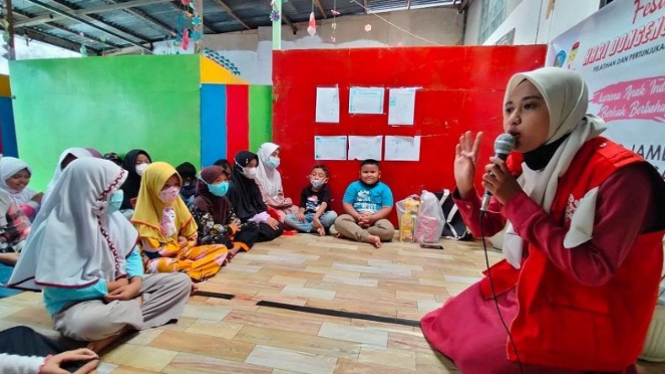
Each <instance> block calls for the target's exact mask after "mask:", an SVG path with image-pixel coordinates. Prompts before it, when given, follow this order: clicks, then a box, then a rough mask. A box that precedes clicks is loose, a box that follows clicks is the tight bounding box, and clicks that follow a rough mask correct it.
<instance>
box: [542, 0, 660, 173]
mask: <svg viewBox="0 0 665 374" xmlns="http://www.w3.org/2000/svg"><path fill="white" fill-rule="evenodd" d="M547 65H548V66H561V67H563V68H566V69H572V70H577V71H579V72H581V73H582V74H583V75H584V77H585V79H586V81H587V84H588V85H589V90H590V98H591V100H590V103H589V111H590V112H591V113H595V114H597V115H598V116H599V117H601V118H603V119H604V120H605V121H606V122H607V123H608V125H609V128H608V130H607V131H606V132H605V134H604V135H605V136H606V137H608V138H610V139H612V140H614V141H616V142H618V143H621V144H622V145H623V146H624V147H626V148H628V149H631V150H633V151H635V152H636V153H638V154H640V155H641V156H642V157H644V158H645V159H646V160H647V161H649V162H650V163H651V164H653V165H654V166H656V167H657V168H658V170H659V172H660V173H661V174H662V175H663V177H664V178H665V1H661V0H657V1H656V0H615V1H614V2H612V3H611V4H610V5H608V6H606V7H604V8H603V9H601V10H600V11H598V12H596V13H595V14H593V15H592V16H590V17H589V18H587V19H586V20H584V21H582V22H581V23H579V24H577V25H576V26H574V27H573V28H571V29H570V30H568V31H566V32H565V33H563V34H562V35H561V36H559V37H558V38H556V39H554V40H553V41H552V43H551V44H550V46H549V52H548V56H547Z"/></svg>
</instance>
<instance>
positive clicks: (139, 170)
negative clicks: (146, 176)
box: [135, 164, 150, 176]
mask: <svg viewBox="0 0 665 374" xmlns="http://www.w3.org/2000/svg"><path fill="white" fill-rule="evenodd" d="M148 165H150V164H138V165H136V167H135V169H136V174H138V175H139V176H141V175H143V172H144V171H145V168H147V167H148Z"/></svg>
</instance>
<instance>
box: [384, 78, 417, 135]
mask: <svg viewBox="0 0 665 374" xmlns="http://www.w3.org/2000/svg"><path fill="white" fill-rule="evenodd" d="M388 97H389V98H388V124H389V125H411V126H412V125H413V116H414V113H415V109H416V88H415V87H411V88H392V89H390V93H389V96H388Z"/></svg>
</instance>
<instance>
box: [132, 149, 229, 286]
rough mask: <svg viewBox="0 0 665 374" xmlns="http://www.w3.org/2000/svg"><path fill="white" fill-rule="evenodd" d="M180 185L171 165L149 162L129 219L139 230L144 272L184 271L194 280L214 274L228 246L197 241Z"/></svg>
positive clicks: (194, 225) (178, 177)
mask: <svg viewBox="0 0 665 374" xmlns="http://www.w3.org/2000/svg"><path fill="white" fill-rule="evenodd" d="M181 185H182V178H180V175H178V173H177V172H176V170H175V168H174V167H173V166H171V165H169V164H167V163H165V162H154V163H152V164H150V165H149V166H148V167H146V168H145V171H144V172H143V175H142V176H141V188H140V190H139V195H138V199H137V200H136V210H135V211H134V215H133V216H132V220H131V222H132V223H133V224H134V227H136V229H137V230H138V232H139V239H140V242H139V243H140V245H141V249H142V251H143V255H144V257H145V259H144V260H145V264H146V270H147V271H148V273H186V274H187V275H189V276H190V277H191V278H192V279H193V280H194V281H197V282H198V281H201V280H204V279H207V278H210V277H212V276H213V275H215V274H217V272H218V271H219V270H220V269H221V267H222V265H223V264H224V263H225V260H226V257H227V255H228V250H227V248H226V246H225V245H223V244H207V245H198V243H197V230H198V227H197V226H196V222H195V221H194V218H193V217H192V214H191V213H190V211H189V209H187V206H186V205H185V203H184V202H183V201H182V198H180V186H181Z"/></svg>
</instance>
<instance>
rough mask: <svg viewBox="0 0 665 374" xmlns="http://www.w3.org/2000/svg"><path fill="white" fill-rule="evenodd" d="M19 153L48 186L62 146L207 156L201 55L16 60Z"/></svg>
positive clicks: (164, 157)
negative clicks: (202, 137) (202, 134)
mask: <svg viewBox="0 0 665 374" xmlns="http://www.w3.org/2000/svg"><path fill="white" fill-rule="evenodd" d="M9 68H10V79H11V87H12V93H13V94H14V96H15V100H14V116H15V119H16V137H17V143H18V150H19V156H20V157H21V158H22V159H23V160H25V161H26V162H27V163H28V164H29V165H30V166H31V167H32V169H33V180H32V181H31V187H32V188H34V189H37V190H41V189H43V188H44V187H45V186H46V184H47V183H48V182H49V181H50V179H51V177H52V176H53V171H54V169H55V166H56V163H57V161H58V157H59V155H60V153H61V152H62V151H63V150H64V149H66V148H70V147H93V148H96V149H98V150H99V151H100V152H102V153H105V152H118V153H122V154H124V153H126V152H127V151H129V150H131V149H134V148H142V149H145V150H146V151H148V153H150V155H151V156H152V158H153V160H160V161H166V162H169V163H171V164H173V165H174V166H176V165H178V164H180V163H182V162H184V161H190V162H192V163H193V164H194V165H197V168H198V166H199V162H200V157H199V153H200V144H201V141H200V95H199V85H200V83H199V75H200V73H199V71H200V69H199V56H198V55H173V56H123V57H86V58H71V59H51V60H23V61H12V62H11V63H10V67H9Z"/></svg>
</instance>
